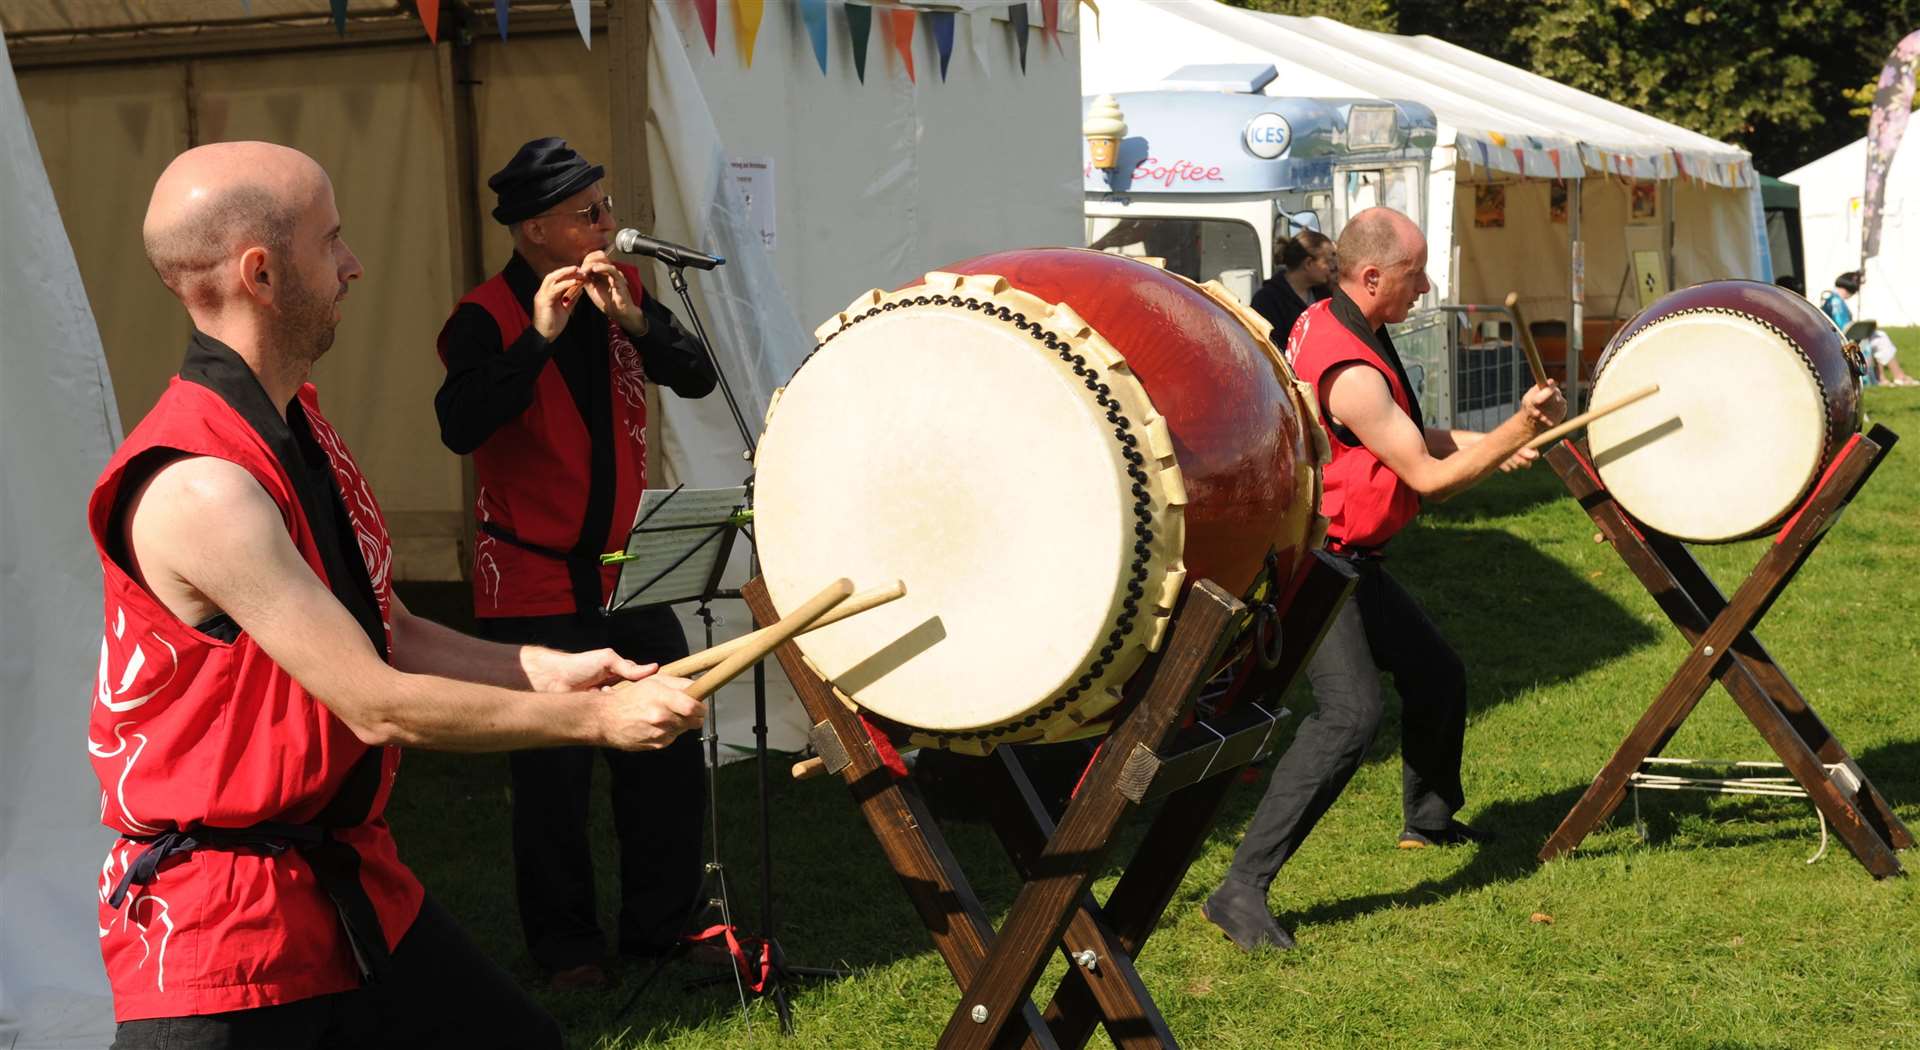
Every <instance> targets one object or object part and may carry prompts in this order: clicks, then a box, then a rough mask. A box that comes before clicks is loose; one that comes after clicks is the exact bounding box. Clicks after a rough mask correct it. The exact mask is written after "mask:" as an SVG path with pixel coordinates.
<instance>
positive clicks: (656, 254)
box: [613, 230, 727, 270]
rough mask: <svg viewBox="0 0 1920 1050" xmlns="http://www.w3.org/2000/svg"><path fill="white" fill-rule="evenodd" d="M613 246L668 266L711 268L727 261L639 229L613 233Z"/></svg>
mask: <svg viewBox="0 0 1920 1050" xmlns="http://www.w3.org/2000/svg"><path fill="white" fill-rule="evenodd" d="M613 246H614V248H615V249H617V250H619V251H621V252H624V253H626V254H628V255H646V256H650V257H652V258H655V259H658V260H660V261H661V262H663V263H666V264H667V265H668V266H691V267H693V268H694V269H696V270H711V269H713V268H714V267H716V266H719V265H720V264H721V263H724V262H726V261H727V260H725V259H723V258H721V257H720V256H718V255H708V254H707V253H706V252H697V251H694V250H693V249H692V248H682V247H681V246H680V245H677V244H673V243H670V242H668V241H658V240H655V239H653V238H652V237H649V236H647V235H646V234H644V233H641V232H640V231H639V230H621V231H620V232H619V233H616V234H614V235H613Z"/></svg>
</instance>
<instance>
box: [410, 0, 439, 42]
mask: <svg viewBox="0 0 1920 1050" xmlns="http://www.w3.org/2000/svg"><path fill="white" fill-rule="evenodd" d="M415 6H417V7H418V8H419V9H420V24H421V25H422V26H425V27H426V30H427V39H428V40H431V41H433V42H434V43H436V44H437V43H439V42H440V0H415Z"/></svg>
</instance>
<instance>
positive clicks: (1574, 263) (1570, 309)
mask: <svg viewBox="0 0 1920 1050" xmlns="http://www.w3.org/2000/svg"><path fill="white" fill-rule="evenodd" d="M1585 188H1586V180H1584V179H1568V180H1567V389H1566V391H1565V393H1566V396H1567V404H1568V405H1569V406H1571V407H1572V409H1573V410H1575V411H1577V410H1578V408H1579V405H1580V378H1581V377H1580V361H1581V358H1583V357H1584V356H1585V354H1584V352H1583V351H1585V349H1586V336H1585V335H1584V332H1585V328H1586V326H1585V321H1586V312H1587V310H1586V300H1587V295H1586V289H1585V283H1586V268H1587V266H1586V249H1585V246H1584V245H1582V244H1581V241H1580V196H1581V193H1582V192H1583V191H1584V190H1585Z"/></svg>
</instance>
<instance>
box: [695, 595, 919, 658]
mask: <svg viewBox="0 0 1920 1050" xmlns="http://www.w3.org/2000/svg"><path fill="white" fill-rule="evenodd" d="M906 593H907V585H906V584H904V583H902V582H900V581H899V580H895V581H893V582H892V583H890V584H888V585H886V586H885V587H875V588H874V589H873V590H870V591H862V592H860V593H859V594H856V595H854V596H853V597H851V598H848V599H847V600H846V601H844V602H841V603H840V604H839V605H836V606H834V607H833V608H832V609H831V610H829V611H828V612H826V613H825V614H824V615H822V616H821V617H820V618H819V619H818V620H815V621H813V623H812V624H811V625H810V626H808V627H806V628H805V629H803V630H802V631H801V632H800V633H801V634H805V633H806V632H807V631H811V630H815V629H817V628H821V627H825V626H826V625H828V624H830V623H839V622H840V621H841V620H844V619H846V618H847V617H849V616H852V615H853V614H854V613H863V612H866V611H867V610H868V609H872V608H874V607H875V606H880V605H885V604H887V603H888V602H890V601H893V600H894V599H896V598H901V597H905V596H906ZM778 626H779V625H778V624H775V625H774V626H773V627H763V628H761V629H760V630H758V631H754V632H753V633H751V634H743V635H741V636H740V637H738V638H731V639H728V640H727V641H724V642H721V643H720V644H719V645H716V646H714V647H713V648H711V649H702V650H700V651H699V652H697V653H694V654H693V655H692V656H683V657H681V658H680V659H678V660H675V661H674V662H672V663H670V664H667V665H666V666H665V667H662V668H660V673H661V674H665V675H672V676H674V677H675V678H685V677H687V676H688V675H696V674H699V673H700V672H702V671H705V670H707V669H709V668H712V667H718V666H719V665H720V663H721V661H723V660H725V659H726V658H727V657H729V656H732V655H733V654H734V653H736V652H738V651H739V650H740V648H741V647H742V646H747V645H752V644H754V642H755V641H756V640H758V639H759V638H760V636H761V635H764V634H767V633H768V632H770V631H773V630H775V629H777V628H778ZM775 644H776V645H777V644H779V643H777V642H776V643H775Z"/></svg>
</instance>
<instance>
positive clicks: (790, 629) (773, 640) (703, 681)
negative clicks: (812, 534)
mask: <svg viewBox="0 0 1920 1050" xmlns="http://www.w3.org/2000/svg"><path fill="white" fill-rule="evenodd" d="M852 593H853V581H851V580H847V579H839V580H835V581H833V582H832V583H830V584H828V585H827V588H826V589H825V590H823V591H821V592H820V593H819V594H816V595H814V596H813V597H811V598H809V599H807V601H806V604H804V605H802V606H800V608H798V609H795V610H794V611H792V612H790V613H788V614H787V615H785V616H782V617H781V618H780V622H779V623H776V624H774V625H773V626H772V627H769V628H767V629H766V630H764V631H755V632H754V633H753V635H752V636H751V637H750V639H742V640H743V641H746V642H747V644H745V645H742V646H741V647H739V648H738V649H735V650H734V651H733V652H731V653H729V654H728V655H727V658H726V659H724V660H722V661H720V664H719V666H717V667H715V668H714V669H713V670H711V671H708V672H707V673H706V674H703V675H701V676H700V680H699V681H697V682H695V683H693V684H692V685H691V686H688V687H687V695H688V696H690V697H693V698H694V699H695V700H705V699H706V698H707V697H709V696H711V695H713V693H714V692H715V691H716V690H718V689H719V688H720V687H721V686H723V685H726V684H727V682H728V681H730V680H732V678H733V676H734V675H737V674H739V673H740V672H742V671H744V670H746V669H747V668H749V667H752V666H753V664H754V662H755V661H757V660H759V659H760V658H761V657H763V656H765V655H767V654H768V653H770V652H772V651H773V650H774V649H775V648H776V647H778V646H779V645H780V643H782V642H784V641H786V640H787V639H789V638H792V637H793V636H794V635H796V634H799V633H800V632H801V631H804V630H806V629H807V628H808V627H810V626H812V625H813V622H814V621H815V620H818V619H819V618H820V617H822V616H825V615H826V614H827V610H829V609H832V608H833V607H834V606H836V605H839V604H840V603H841V602H843V601H846V600H847V596H848V595H850V594H852Z"/></svg>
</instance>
